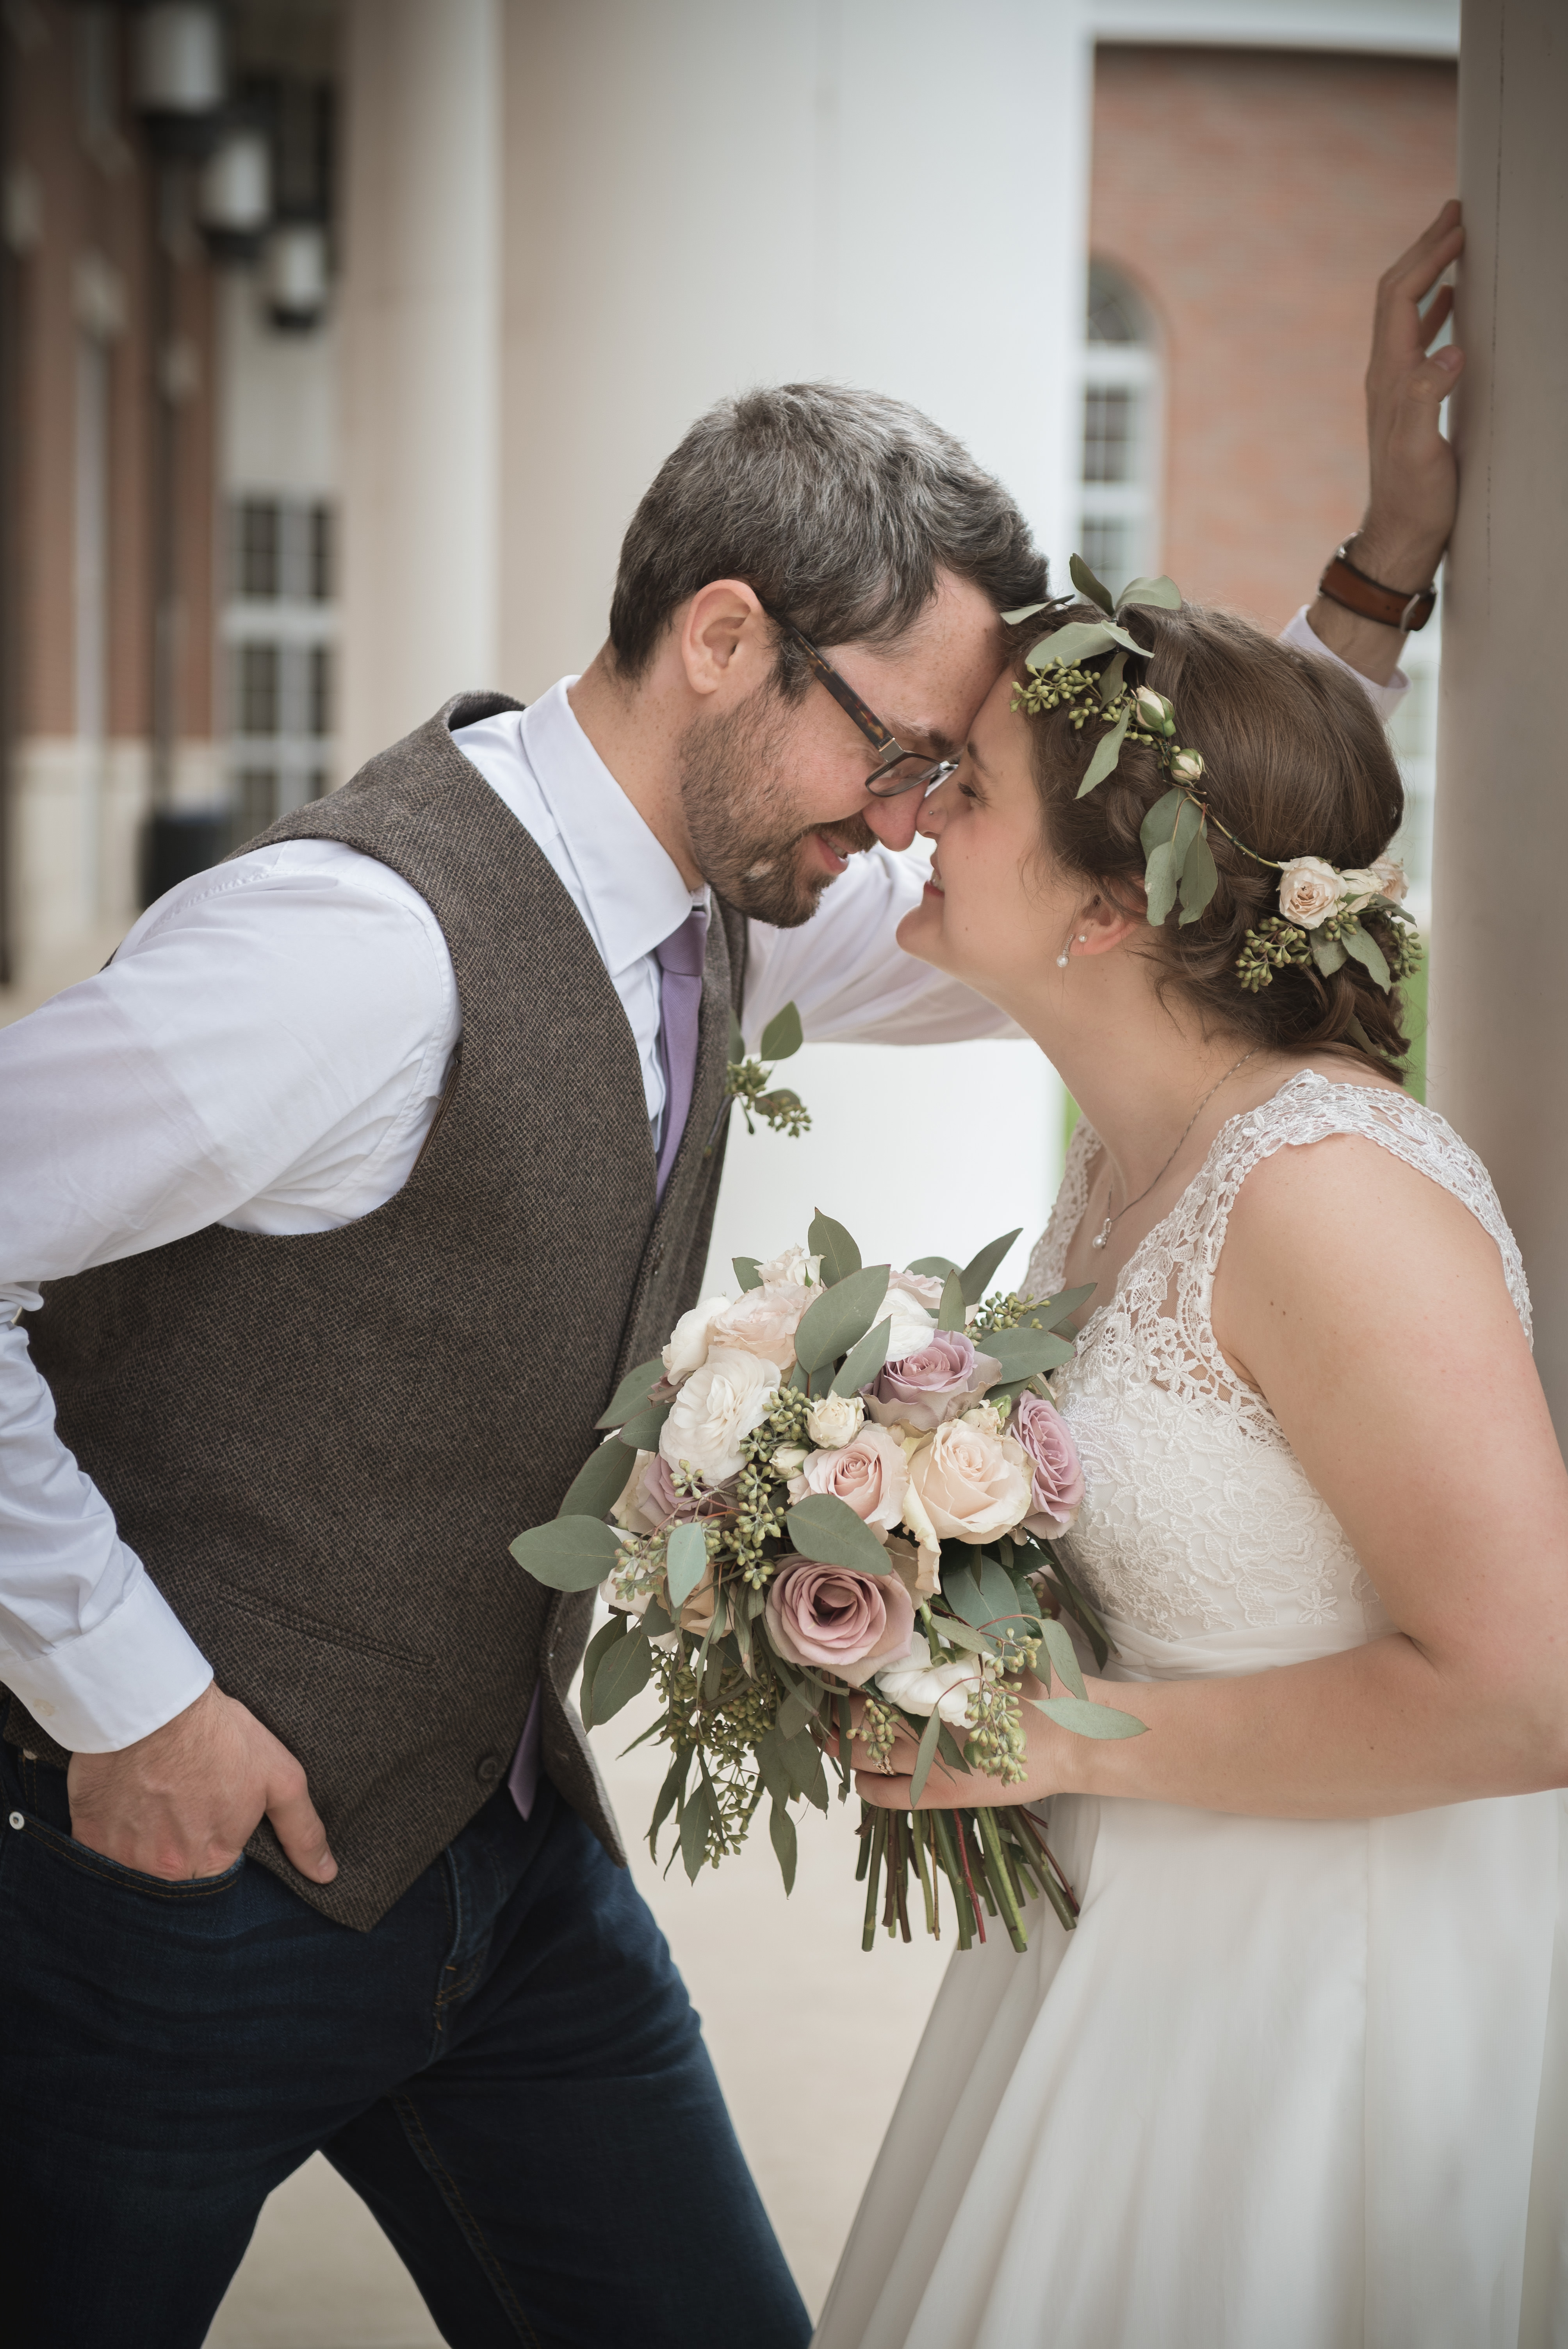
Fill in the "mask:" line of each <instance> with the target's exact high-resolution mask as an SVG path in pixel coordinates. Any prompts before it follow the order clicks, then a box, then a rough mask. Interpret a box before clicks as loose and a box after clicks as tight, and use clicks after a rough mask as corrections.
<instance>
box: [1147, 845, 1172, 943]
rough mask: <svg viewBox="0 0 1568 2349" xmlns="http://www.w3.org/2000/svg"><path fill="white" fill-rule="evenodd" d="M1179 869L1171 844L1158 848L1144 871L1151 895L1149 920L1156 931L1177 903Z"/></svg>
mask: <svg viewBox="0 0 1568 2349" xmlns="http://www.w3.org/2000/svg"><path fill="white" fill-rule="evenodd" d="M1177 873H1178V868H1177V864H1176V860H1175V858H1174V856H1173V855H1172V854H1171V843H1170V842H1169V841H1167V842H1166V843H1165V845H1164V846H1163V847H1162V848H1157V849H1156V850H1155V851H1154V854H1152V855H1151V856H1150V859H1149V862H1148V864H1146V865H1145V867H1144V871H1143V885H1144V888H1145V889H1146V890H1147V891H1148V893H1149V919H1150V923H1151V924H1152V926H1153V927H1154V928H1155V929H1158V928H1159V927H1160V925H1161V922H1163V921H1164V919H1165V917H1166V916H1167V915H1168V914H1169V913H1170V911H1171V906H1172V905H1174V904H1175V903H1176V882H1177Z"/></svg>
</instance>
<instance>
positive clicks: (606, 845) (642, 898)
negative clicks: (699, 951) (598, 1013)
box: [521, 677, 708, 978]
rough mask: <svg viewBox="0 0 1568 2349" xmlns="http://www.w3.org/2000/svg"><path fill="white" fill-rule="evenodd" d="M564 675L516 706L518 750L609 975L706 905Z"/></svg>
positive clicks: (570, 679)
mask: <svg viewBox="0 0 1568 2349" xmlns="http://www.w3.org/2000/svg"><path fill="white" fill-rule="evenodd" d="M576 682H577V680H576V678H573V677H563V678H561V679H560V680H559V682H558V683H556V684H555V685H552V687H551V688H550V690H549V692H548V693H546V694H544V695H542V697H541V698H540V699H539V700H538V701H535V702H532V703H531V704H530V706H529V708H528V709H526V710H525V711H524V712H523V716H522V724H521V739H522V749H523V755H524V757H525V758H526V759H527V761H528V763H529V766H530V767H531V769H532V771H533V776H534V780H535V781H536V782H537V784H538V786H539V790H540V793H541V796H542V798H543V800H544V801H545V802H546V805H547V806H548V809H549V812H550V816H551V820H552V823H553V824H554V825H555V828H556V831H557V833H559V834H560V838H561V842H562V847H563V848H564V850H565V852H566V854H567V855H568V857H569V858H570V859H571V862H572V865H573V870H574V871H575V873H576V874H577V878H578V881H579V883H580V885H581V888H582V893H583V905H584V909H585V912H586V914H587V918H588V924H589V927H590V928H591V929H592V930H593V936H594V941H595V943H596V945H597V946H598V948H599V952H600V954H601V955H602V956H603V960H604V968H605V969H606V970H607V971H608V972H609V974H610V976H611V978H614V977H615V976H616V974H617V973H618V972H620V971H623V970H625V969H627V968H629V967H630V965H631V964H633V963H634V962H637V961H640V960H641V958H642V957H643V956H645V955H649V954H652V953H653V952H654V951H655V948H656V947H659V946H662V945H663V943H664V941H665V938H667V937H668V936H669V935H670V933H671V931H672V930H676V929H678V928H679V927H680V926H681V924H682V923H683V922H684V921H685V920H686V916H688V915H689V914H690V912H691V911H692V908H693V907H694V906H700V907H701V908H702V910H703V911H704V912H707V910H708V892H707V888H706V886H705V887H703V888H700V889H696V890H692V889H688V888H687V887H686V883H685V882H684V881H683V880H682V879H681V876H680V872H679V869H678V867H677V866H676V863H675V861H674V859H673V858H672V857H671V856H670V855H669V854H668V853H667V851H666V850H665V849H664V848H663V847H662V846H661V845H660V843H659V842H658V840H657V839H656V838H655V835H654V833H652V832H651V831H650V830H649V828H648V826H647V825H646V824H645V823H644V821H643V819H642V817H641V816H640V815H639V814H638V812H637V811H636V809H635V808H634V806H633V805H632V802H631V801H630V800H629V799H628V798H627V797H626V794H625V792H624V791H623V790H622V789H621V786H620V784H619V783H618V782H617V781H615V778H614V775H613V774H612V773H611V772H610V770H609V768H608V767H606V765H605V764H604V761H603V759H601V758H600V756H599V753H598V752H597V750H594V748H593V744H592V742H590V740H588V737H587V735H586V734H584V732H583V729H582V727H581V726H580V725H579V724H578V723H577V719H576V715H575V713H574V712H573V708H572V704H571V703H570V702H569V701H568V699H567V698H566V692H567V688H568V687H569V686H573V685H575V684H576Z"/></svg>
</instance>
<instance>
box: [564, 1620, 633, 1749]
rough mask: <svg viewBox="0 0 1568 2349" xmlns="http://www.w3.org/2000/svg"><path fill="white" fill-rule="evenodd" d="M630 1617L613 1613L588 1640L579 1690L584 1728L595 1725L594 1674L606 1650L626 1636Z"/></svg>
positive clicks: (579, 1710)
mask: <svg viewBox="0 0 1568 2349" xmlns="http://www.w3.org/2000/svg"><path fill="white" fill-rule="evenodd" d="M629 1621H630V1617H629V1616H625V1615H621V1614H613V1615H612V1616H611V1618H610V1619H609V1621H608V1622H607V1623H603V1624H601V1625H600V1627H599V1629H598V1630H597V1631H595V1632H594V1634H593V1638H592V1639H591V1640H589V1642H588V1646H587V1649H586V1651H585V1652H584V1654H583V1678H582V1680H581V1682H579V1683H578V1690H577V1710H578V1712H579V1713H581V1714H582V1716H583V1728H584V1729H592V1728H593V1675H594V1673H595V1672H596V1671H598V1669H599V1667H600V1665H601V1664H602V1663H603V1661H604V1656H605V1652H606V1651H607V1650H609V1649H611V1648H613V1647H614V1646H615V1644H616V1642H617V1641H618V1640H624V1638H625V1636H626V1626H627V1623H628V1622H629Z"/></svg>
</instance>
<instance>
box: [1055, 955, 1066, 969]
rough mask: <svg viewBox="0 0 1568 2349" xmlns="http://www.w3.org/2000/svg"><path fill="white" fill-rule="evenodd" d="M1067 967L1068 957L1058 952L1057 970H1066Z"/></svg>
mask: <svg viewBox="0 0 1568 2349" xmlns="http://www.w3.org/2000/svg"><path fill="white" fill-rule="evenodd" d="M1067 967H1068V958H1067V957H1066V955H1065V954H1059V955H1058V956H1057V969H1058V970H1066V968H1067Z"/></svg>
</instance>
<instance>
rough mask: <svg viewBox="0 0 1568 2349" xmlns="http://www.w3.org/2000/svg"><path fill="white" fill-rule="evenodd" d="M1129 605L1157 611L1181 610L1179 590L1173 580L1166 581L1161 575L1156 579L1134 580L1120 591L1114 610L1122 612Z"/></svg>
mask: <svg viewBox="0 0 1568 2349" xmlns="http://www.w3.org/2000/svg"><path fill="white" fill-rule="evenodd" d="M1130 604H1149V605H1153V606H1154V608H1155V610H1157V611H1162V612H1179V611H1180V610H1181V589H1180V587H1178V586H1177V585H1176V582H1175V581H1174V579H1167V578H1165V577H1164V576H1163V574H1161V577H1160V578H1158V579H1134V580H1131V581H1130V582H1129V584H1128V585H1127V586H1125V587H1124V588H1123V589H1122V591H1121V596H1120V600H1119V603H1118V605H1117V607H1116V608H1117V610H1118V611H1119V612H1124V611H1125V610H1126V609H1127V606H1128V605H1130Z"/></svg>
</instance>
